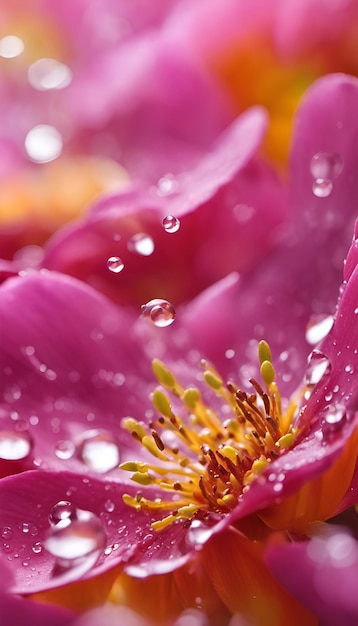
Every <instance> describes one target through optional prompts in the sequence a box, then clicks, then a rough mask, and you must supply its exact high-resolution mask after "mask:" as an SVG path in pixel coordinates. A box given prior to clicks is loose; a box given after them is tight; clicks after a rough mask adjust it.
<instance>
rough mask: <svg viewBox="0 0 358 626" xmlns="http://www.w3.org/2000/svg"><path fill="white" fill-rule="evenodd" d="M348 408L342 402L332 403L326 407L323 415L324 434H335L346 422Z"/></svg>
mask: <svg viewBox="0 0 358 626" xmlns="http://www.w3.org/2000/svg"><path fill="white" fill-rule="evenodd" d="M346 415H347V414H346V409H345V407H344V406H343V405H340V404H331V405H329V406H328V407H326V409H325V411H324V413H323V415H322V420H321V422H322V431H323V433H324V434H333V433H335V432H336V431H337V430H340V428H341V427H342V426H343V425H344V424H345V422H346Z"/></svg>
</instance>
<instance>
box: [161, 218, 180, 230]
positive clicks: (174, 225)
mask: <svg viewBox="0 0 358 626" xmlns="http://www.w3.org/2000/svg"><path fill="white" fill-rule="evenodd" d="M162 224H163V228H164V230H165V232H167V233H176V232H178V230H179V228H180V220H179V219H178V218H177V217H175V216H174V215H167V216H166V217H164V219H163V221H162Z"/></svg>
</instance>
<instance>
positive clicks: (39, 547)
mask: <svg viewBox="0 0 358 626" xmlns="http://www.w3.org/2000/svg"><path fill="white" fill-rule="evenodd" d="M32 551H33V552H34V553H35V554H40V552H42V543H41V542H40V541H36V542H35V543H34V544H33V546H32Z"/></svg>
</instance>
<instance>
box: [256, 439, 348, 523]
mask: <svg viewBox="0 0 358 626" xmlns="http://www.w3.org/2000/svg"><path fill="white" fill-rule="evenodd" d="M357 451H358V430H356V431H355V432H354V433H353V435H352V436H351V437H350V439H349V441H348V443H347V444H346V446H345V448H344V450H343V452H342V454H341V455H340V456H339V458H338V459H337V460H336V461H335V462H334V463H333V465H331V467H330V468H329V469H328V470H327V471H326V472H324V473H323V474H321V475H320V476H316V477H315V478H313V479H312V480H310V481H309V482H307V483H306V484H305V485H303V486H302V487H301V489H299V491H298V492H297V493H295V494H293V495H292V496H289V497H288V498H285V499H284V500H283V501H282V502H280V503H279V504H276V505H274V506H272V507H270V508H268V509H266V510H265V511H263V512H260V513H259V515H260V518H261V519H262V520H263V521H264V522H265V523H266V524H267V525H268V526H270V528H273V529H275V530H291V531H293V532H298V533H305V532H306V531H307V529H308V527H309V526H310V525H311V524H312V523H314V522H317V521H324V520H326V519H329V518H330V517H332V516H333V515H334V514H335V512H336V510H337V508H338V506H339V504H340V503H341V501H342V499H343V497H344V495H345V493H346V491H347V490H348V488H349V486H350V484H351V480H352V477H353V472H354V468H355V465H356V460H357Z"/></svg>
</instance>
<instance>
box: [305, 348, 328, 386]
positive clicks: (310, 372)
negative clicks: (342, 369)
mask: <svg viewBox="0 0 358 626" xmlns="http://www.w3.org/2000/svg"><path fill="white" fill-rule="evenodd" d="M331 369H332V365H331V363H330V361H329V359H328V358H327V357H326V355H325V354H323V352H321V351H320V350H312V352H311V354H310V356H309V357H308V366H307V369H306V375H305V383H306V385H316V384H317V383H319V382H320V380H322V378H323V376H327V375H328V374H329V373H330V371H331Z"/></svg>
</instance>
